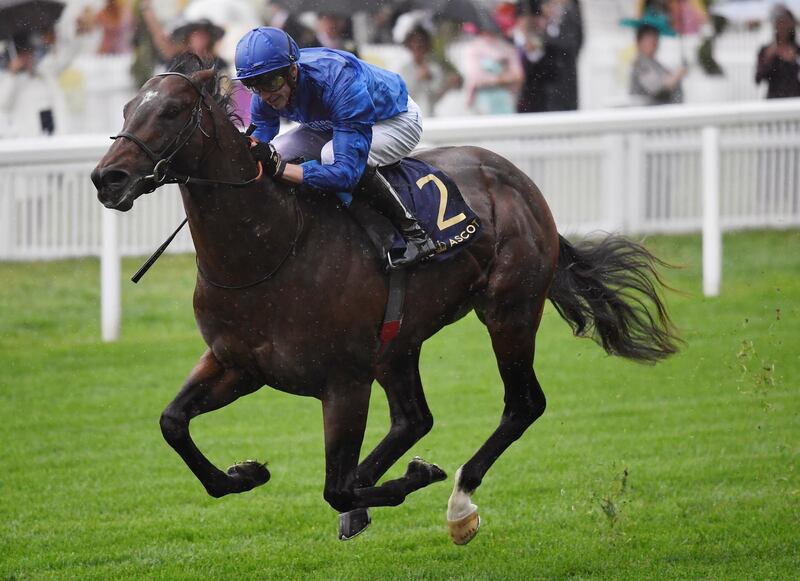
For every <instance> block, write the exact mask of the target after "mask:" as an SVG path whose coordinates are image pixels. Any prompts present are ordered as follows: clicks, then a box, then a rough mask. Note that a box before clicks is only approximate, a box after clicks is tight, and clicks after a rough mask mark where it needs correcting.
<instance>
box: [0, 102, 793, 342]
mask: <svg viewBox="0 0 800 581" xmlns="http://www.w3.org/2000/svg"><path fill="white" fill-rule="evenodd" d="M424 139H425V144H426V145H431V146H433V145H436V146H438V145H460V144H469V145H479V146H482V147H485V148H488V149H491V150H493V151H496V152H498V153H500V154H501V155H503V156H505V157H507V158H508V159H510V160H511V161H512V162H514V163H515V164H516V165H517V166H518V167H519V168H521V169H522V170H523V171H525V172H526V173H527V174H528V175H529V176H530V177H531V178H532V179H533V180H534V181H535V182H536V183H537V184H538V185H539V187H540V188H541V190H542V191H543V192H544V194H545V197H546V199H547V200H548V203H549V204H550V206H551V208H552V210H553V213H554V215H555V218H556V221H557V223H558V225H559V229H560V230H561V231H562V232H564V233H566V234H585V233H588V232H592V231H595V230H605V231H616V232H625V233H677V232H689V231H698V230H700V229H701V228H702V227H703V226H704V210H705V219H706V222H705V227H706V230H705V234H706V237H705V244H706V247H705V249H704V259H705V264H704V269H705V274H704V277H705V278H704V287H705V290H706V292H707V293H708V294H711V295H713V294H717V293H718V292H719V285H720V272H719V269H720V256H719V254H720V251H721V249H720V247H719V238H720V235H719V228H720V227H721V228H722V229H733V228H755V227H779V228H784V227H792V226H799V225H800V100H785V101H773V102H751V103H731V104H724V105H714V106H711V105H708V106H692V107H690V106H676V107H661V108H649V109H620V110H610V111H596V112H579V113H559V114H545V115H515V116H509V117H478V118H475V117H472V118H460V119H455V118H451V119H438V120H437V119H433V120H430V121H429V122H427V123H426V126H425V134H424ZM109 144H110V142H109V141H108V138H107V137H105V136H97V135H92V136H65V137H59V138H49V139H31V140H18V141H5V142H3V141H0V260H34V259H55V258H65V257H76V256H99V255H101V253H102V249H103V247H104V245H103V241H104V234H105V240H106V241H108V242H113V244H111V243H110V244H107V245H106V246H105V248H106V250H105V253H106V254H105V256H106V257H107V258H110V259H111V260H114V261H116V260H118V259H117V258H115V257H116V254H117V253H121V254H123V255H144V254H147V253H149V252H151V251H152V250H153V249H154V248H155V247H156V246H157V245H158V244H159V243H160V242H161V241H162V240H163V239H164V238H165V237H166V236H167V235H168V234H169V233H170V232H171V231H172V229H173V228H174V227H175V226H176V225H177V224H178V223H179V222H180V220H181V219H182V218H183V208H182V206H181V203H180V196H179V194H178V192H177V191H176V190H175V188H174V187H168V188H164V189H163V190H159V191H157V192H155V193H154V194H151V195H149V196H146V197H143V198H140V199H139V200H138V201H137V204H136V207H135V208H134V210H133V211H131V212H129V213H127V214H123V215H119V214H115V213H113V212H111V211H107V210H104V209H103V208H102V207H101V206H100V204H99V203H98V202H97V200H96V197H95V191H94V187H93V186H92V184H91V182H90V180H89V173H90V171H91V170H92V168H93V167H94V165H95V164H96V163H97V160H99V158H100V157H101V156H102V154H103V153H104V152H105V150H106V149H107V148H108V146H109ZM104 219H105V220H106V224H105V229H103V220H104ZM117 226H118V227H117ZM191 249H192V245H191V239H190V237H189V236H188V233H183V234H181V235H180V236H179V237H178V238H177V239H176V240H175V242H174V243H173V245H172V247H171V251H173V252H182V251H191ZM108 272H109V273H110V275H111V276H112V277H113V276H114V270H113V268H111V269H109V270H108ZM117 278H118V277H117ZM117 296H118V295H117ZM117 300H118V299H117ZM108 301H111V302H108V303H107V309H106V310H108V312H109V313H113V311H114V308H113V305H114V299H113V298H110V299H108ZM109 316H111V317H112V319H113V314H111V315H109ZM108 329H109V332H108V337H113V336H114V335H115V334H114V332H113V325H111V324H110V323H109V327H108Z"/></svg>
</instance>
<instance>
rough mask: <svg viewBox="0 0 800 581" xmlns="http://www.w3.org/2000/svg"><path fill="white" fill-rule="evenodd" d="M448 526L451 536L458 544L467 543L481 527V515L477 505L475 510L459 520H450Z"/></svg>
mask: <svg viewBox="0 0 800 581" xmlns="http://www.w3.org/2000/svg"><path fill="white" fill-rule="evenodd" d="M447 528H448V529H449V530H450V538H451V539H453V542H454V543H455V544H457V545H466V544H467V543H468V542H470V541H471V540H472V539H474V538H475V535H477V534H478V529H479V528H481V517H480V516H478V509H477V507H476V508H475V510H474V511H473V512H471V513H470V514H468V515H467V516H465V517H463V518H460V519H458V520H448V521H447Z"/></svg>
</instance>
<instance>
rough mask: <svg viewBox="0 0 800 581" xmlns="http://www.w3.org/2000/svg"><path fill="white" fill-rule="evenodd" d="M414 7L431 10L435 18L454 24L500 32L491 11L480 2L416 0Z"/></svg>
mask: <svg viewBox="0 0 800 581" xmlns="http://www.w3.org/2000/svg"><path fill="white" fill-rule="evenodd" d="M412 4H413V6H414V7H415V8H418V9H422V10H430V11H431V12H432V13H433V16H434V17H436V18H441V19H443V20H451V21H453V22H461V23H470V24H474V25H475V26H476V27H477V28H478V29H479V30H484V31H488V32H500V27H499V26H498V25H497V22H495V20H494V16H492V13H491V11H490V10H489V9H488V8H487V7H486V6H485V5H483V4H481V3H480V2H479V1H478V0H416V1H414V2H412Z"/></svg>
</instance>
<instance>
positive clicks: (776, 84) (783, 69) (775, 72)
mask: <svg viewBox="0 0 800 581" xmlns="http://www.w3.org/2000/svg"><path fill="white" fill-rule="evenodd" d="M773 24H774V27H775V40H774V42H772V43H771V44H769V45H767V46H764V47H762V48H761V50H760V51H759V53H758V66H757V67H756V84H758V83H761V82H762V81H766V82H767V99H784V98H787V97H800V77H799V76H798V75H800V64H799V63H798V54H800V47H798V45H797V39H796V26H797V23H796V21H795V19H794V16H793V15H792V13H791V12H790V11H789V10H787V9H786V8H785V7H783V6H776V8H775V13H774V15H773Z"/></svg>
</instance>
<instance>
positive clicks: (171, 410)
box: [161, 351, 269, 498]
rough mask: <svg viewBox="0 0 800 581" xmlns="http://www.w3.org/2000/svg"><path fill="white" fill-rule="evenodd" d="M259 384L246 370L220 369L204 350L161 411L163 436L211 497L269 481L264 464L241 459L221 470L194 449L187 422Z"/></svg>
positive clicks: (211, 355) (218, 364)
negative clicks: (225, 469)
mask: <svg viewBox="0 0 800 581" xmlns="http://www.w3.org/2000/svg"><path fill="white" fill-rule="evenodd" d="M259 387H261V385H260V383H259V382H258V381H256V380H255V379H253V378H252V377H250V376H249V375H247V374H246V373H244V372H242V371H239V370H234V369H224V368H223V367H222V366H221V365H220V363H219V362H218V361H217V359H216V358H215V357H214V355H213V354H212V353H211V352H210V351H207V352H206V353H205V354H204V355H203V357H202V358H201V359H200V361H199V362H198V364H197V365H196V366H195V368H194V369H193V370H192V373H191V374H190V375H189V377H188V379H187V380H186V382H185V383H184V385H183V387H182V388H181V390H180V392H179V393H178V395H177V396H176V397H175V399H174V400H172V402H171V403H170V404H169V405H168V406H167V407H166V409H165V410H164V412H163V413H162V414H161V432H162V434H163V435H164V439H165V440H166V441H167V443H168V444H169V445H170V446H172V448H173V449H174V450H175V451H176V452H177V453H178V454H179V455H180V457H181V458H183V461H184V462H185V463H186V465H187V466H188V467H189V469H190V470H191V471H192V472H193V473H194V475H195V476H196V477H197V479H198V480H199V481H200V482H201V484H202V485H203V486H204V487H205V489H206V491H207V492H208V493H209V494H210V495H211V496H214V497H217V498H218V497H220V496H224V495H226V494H230V493H233V492H245V491H247V490H250V489H252V488H254V487H256V486H258V485H260V484H264V483H265V482H267V480H269V472H268V471H267V469H266V467H265V466H263V465H261V464H259V463H258V462H251V461H248V462H244V463H242V464H237V465H235V466H232V467H231V468H230V469H228V472H227V473H225V472H222V471H221V470H220V469H219V468H217V467H216V466H214V465H213V464H212V463H211V462H209V461H208V459H207V458H206V457H205V456H204V455H203V454H202V452H200V450H198V449H197V446H195V444H194V442H193V441H192V438H191V436H190V434H189V421H190V420H191V419H192V418H194V417H196V416H199V415H200V414H204V413H206V412H209V411H212V410H215V409H219V408H221V407H224V406H226V405H228V404H229V403H231V402H233V401H235V400H236V399H238V398H239V397H241V396H243V395H246V394H248V393H252V392H254V391H256V390H257V389H258V388H259Z"/></svg>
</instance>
